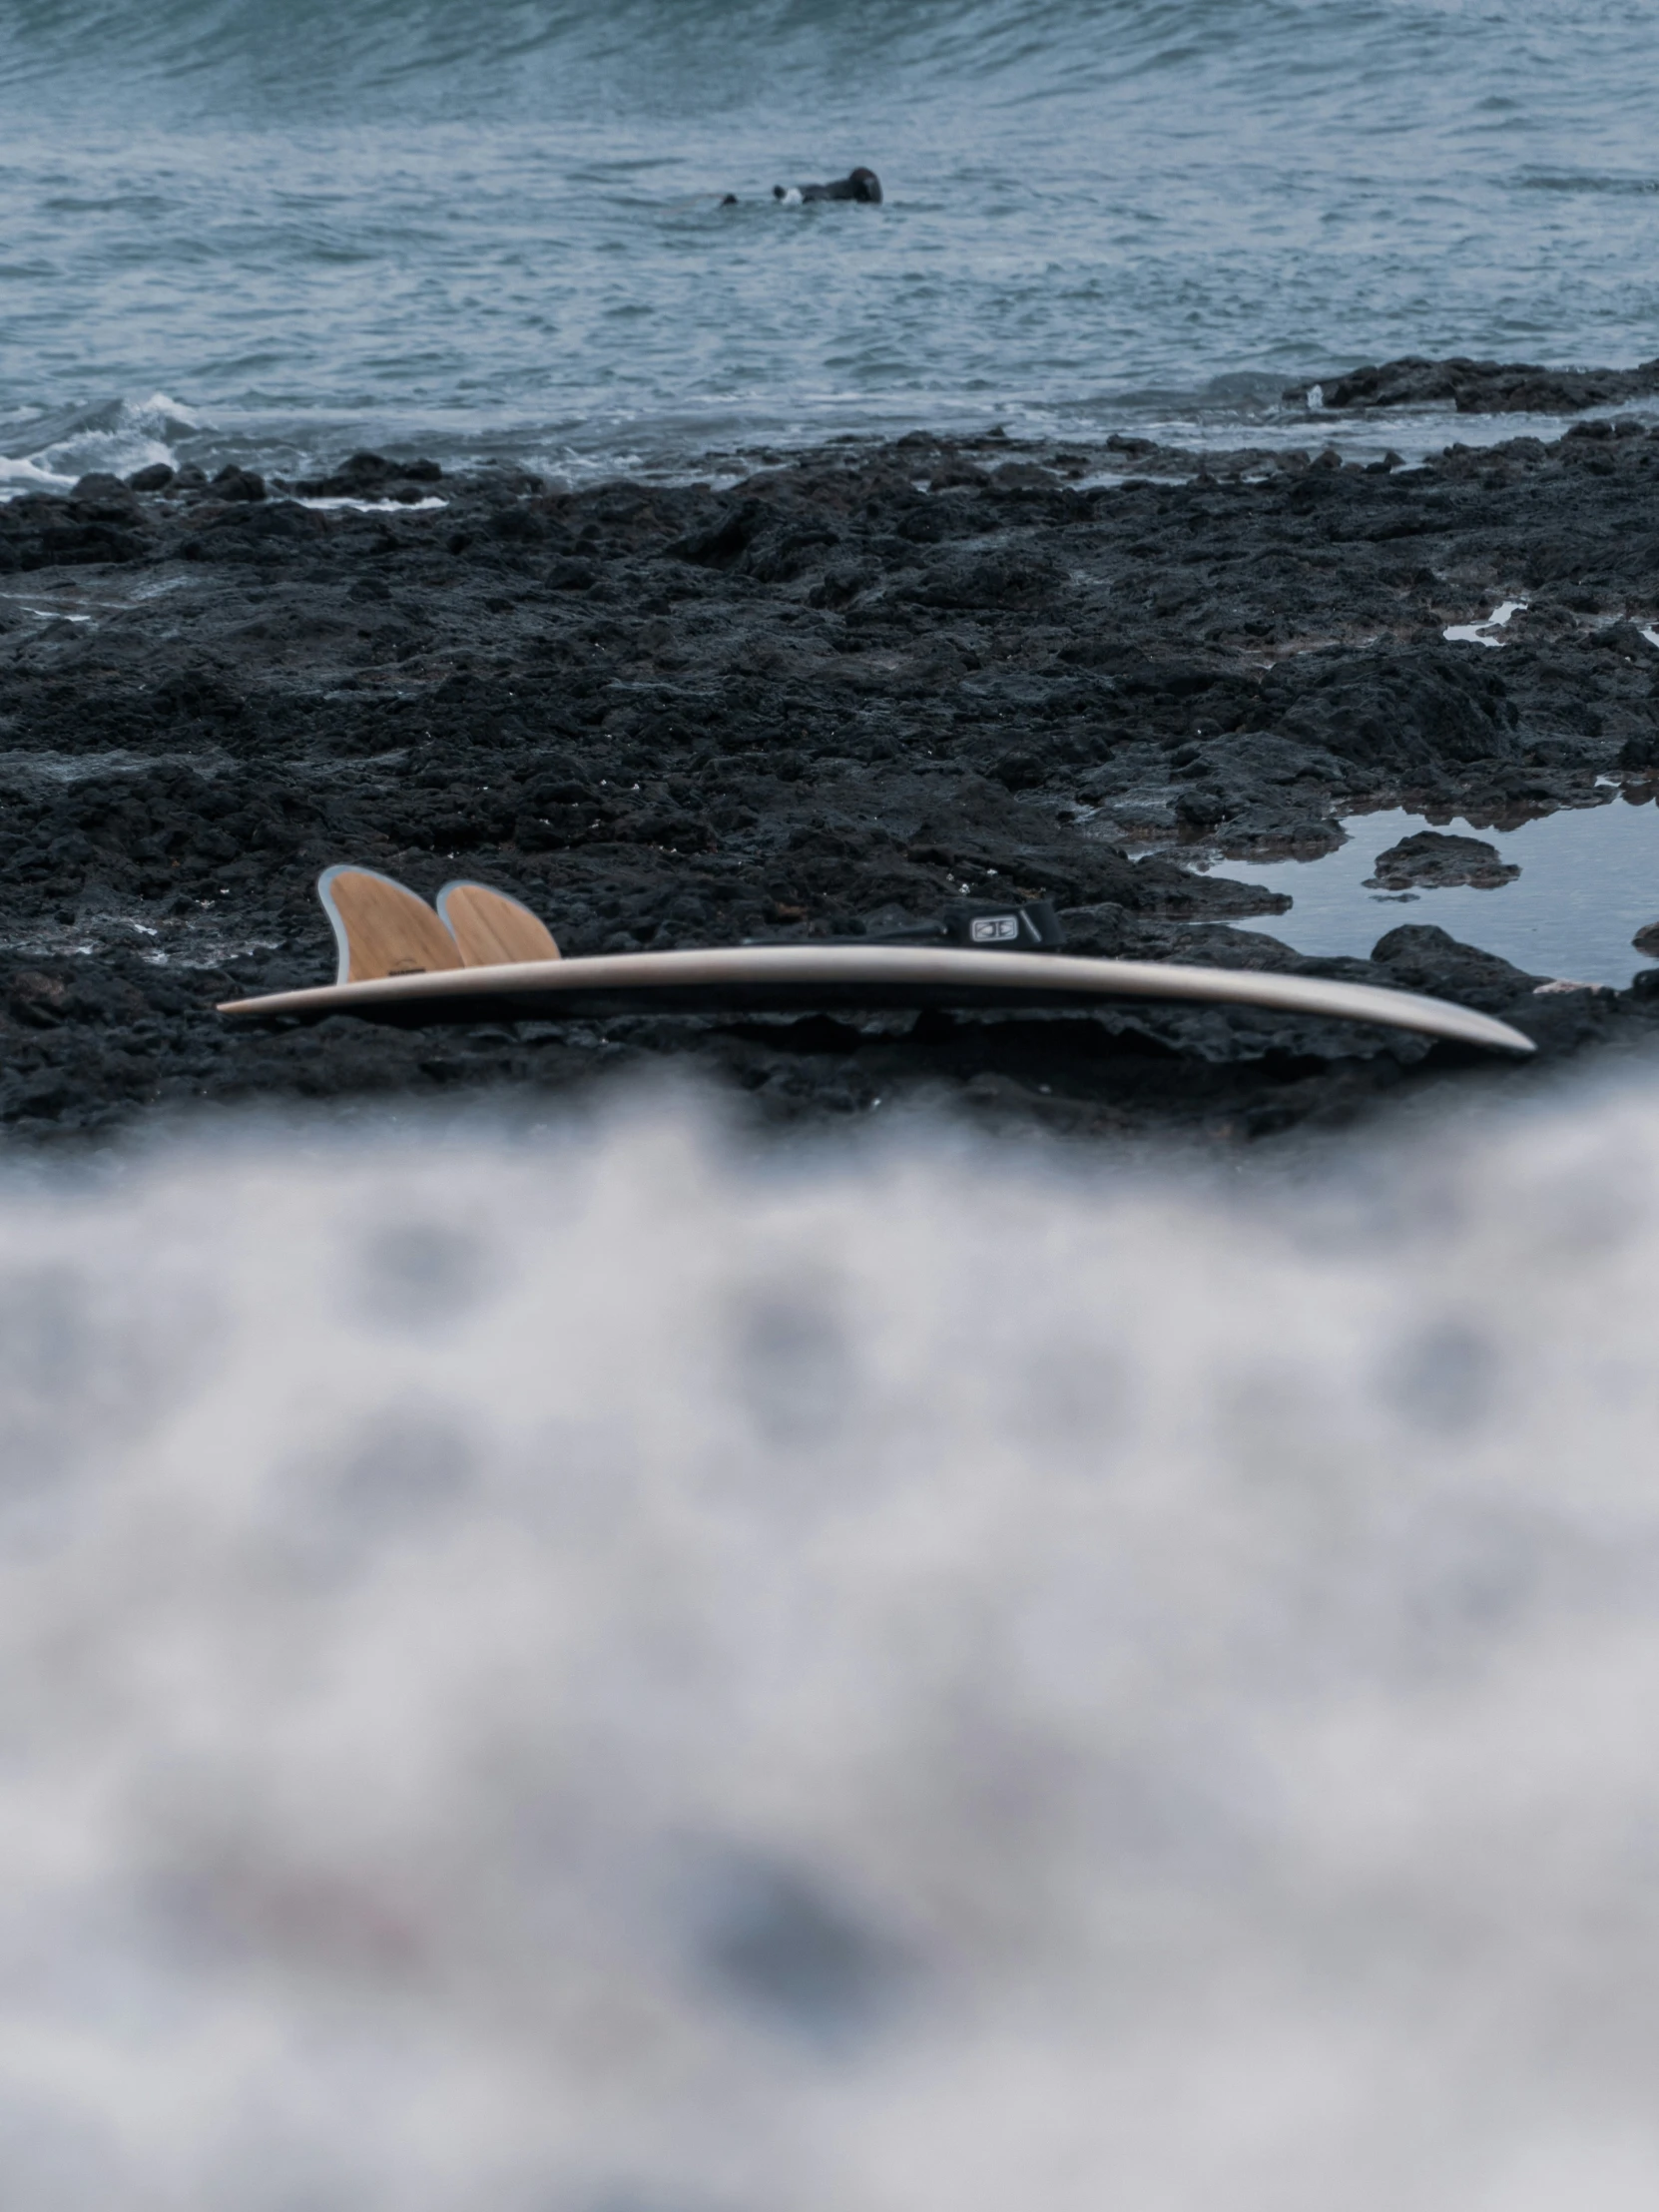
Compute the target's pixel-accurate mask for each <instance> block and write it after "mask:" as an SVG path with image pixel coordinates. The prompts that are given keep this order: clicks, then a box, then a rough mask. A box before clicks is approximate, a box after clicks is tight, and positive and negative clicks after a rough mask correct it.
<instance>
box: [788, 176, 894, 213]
mask: <svg viewBox="0 0 1659 2212" xmlns="http://www.w3.org/2000/svg"><path fill="white" fill-rule="evenodd" d="M772 197H773V198H774V200H783V201H786V202H787V203H788V204H789V205H790V206H791V207H799V206H800V205H801V203H802V202H803V201H804V200H862V201H864V202H866V203H867V204H868V205H869V206H871V207H879V206H880V204H881V180H880V178H879V177H877V176H876V174H875V172H874V170H873V169H855V170H853V171H852V173H851V174H850V176H846V177H837V178H836V180H835V182H834V183H833V184H832V185H774V186H773V188H772Z"/></svg>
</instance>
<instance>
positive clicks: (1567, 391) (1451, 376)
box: [1285, 354, 1659, 414]
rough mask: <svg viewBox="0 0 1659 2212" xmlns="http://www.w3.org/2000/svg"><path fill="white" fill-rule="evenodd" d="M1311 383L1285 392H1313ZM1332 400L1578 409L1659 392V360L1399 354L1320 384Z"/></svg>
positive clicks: (1339, 403)
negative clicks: (1607, 363)
mask: <svg viewBox="0 0 1659 2212" xmlns="http://www.w3.org/2000/svg"><path fill="white" fill-rule="evenodd" d="M1312 388H1313V387H1312V386H1311V385H1309V384H1293V385H1292V386H1290V388H1289V389H1288V390H1287V391H1286V393H1285V397H1286V398H1287V399H1291V400H1297V399H1306V398H1307V396H1308V394H1309V392H1310V391H1311V390H1312ZM1320 391H1321V394H1322V399H1323V403H1324V405H1325V406H1327V407H1332V408H1337V409H1343V408H1351V407H1412V406H1422V405H1425V404H1427V403H1429V402H1432V401H1436V400H1437V401H1441V402H1444V401H1446V400H1449V401H1450V402H1451V403H1452V405H1453V406H1455V407H1456V409H1457V411H1458V412H1459V413H1460V414H1576V413H1578V412H1579V410H1580V409H1581V408H1584V407H1607V406H1620V405H1624V404H1627V403H1628V402H1629V401H1631V400H1633V399H1642V398H1646V397H1648V396H1649V395H1651V394H1652V393H1654V392H1659V360H1652V361H1644V362H1643V363H1642V365H1641V366H1640V367H1639V368H1627V369H1617V368H1613V369H1608V368H1597V369H1557V368H1540V367H1537V366H1536V365H1534V364H1532V363H1530V362H1524V361H1479V360H1472V359H1470V358H1468V357H1467V356H1465V355H1462V354H1458V355H1454V356H1452V357H1451V358H1449V359H1446V360H1437V361H1436V360H1426V359H1423V358H1422V357H1420V356H1419V355H1416V354H1406V355H1404V356H1402V357H1401V358H1400V359H1399V360H1394V361H1383V362H1380V363H1378V364H1377V365H1375V366H1373V367H1368V368H1356V369H1351V370H1350V371H1349V373H1348V374H1347V375H1346V376H1338V377H1335V378H1332V379H1330V380H1329V381H1325V382H1322V384H1321V385H1320Z"/></svg>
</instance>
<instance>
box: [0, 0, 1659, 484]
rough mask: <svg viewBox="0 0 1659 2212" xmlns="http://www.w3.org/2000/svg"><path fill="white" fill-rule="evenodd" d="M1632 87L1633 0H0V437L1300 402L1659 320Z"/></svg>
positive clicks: (576, 464)
mask: <svg viewBox="0 0 1659 2212" xmlns="http://www.w3.org/2000/svg"><path fill="white" fill-rule="evenodd" d="M1656 94H1659V56H1656V53H1655V47H1654V42H1653V40H1652V37H1651V16H1650V13H1649V11H1647V10H1646V9H1644V8H1642V7H1639V6H1635V5H1631V4H1629V0H1569V4H1567V5H1553V6H1547V7H1546V6H1545V5H1543V4H1542V0H1521V4H1519V5H1516V6H1514V7H1510V8H1507V9H1505V10H1503V11H1501V12H1499V11H1496V10H1494V9H1491V8H1489V7H1482V6H1478V5H1473V4H1467V0H1440V4H1434V0H1368V4H1365V5H1355V6H1343V7H1338V8H1333V7H1331V6H1329V5H1316V4H1314V0H1186V4H1174V0H1065V4H1061V0H952V4H949V5H945V4H943V0H917V4H913V5H904V6H894V5H892V4H891V0H883V4H880V5H877V4H876V0H846V4H843V5H838V6H837V5H832V4H830V0H623V4H621V5H613V6H610V7H607V8H604V9H599V10H595V9H591V8H578V7H576V6H573V5H567V4H561V0H516V4H503V0H497V4H495V5H489V6H482V7H480V6H477V5H471V4H462V0H355V4H354V5H341V6H331V7H330V6H323V5H321V4H320V0H286V4H284V5H283V6H282V7H280V8H274V7H271V6H269V5H267V4H265V0H12V5H11V6H10V7H8V8H7V9H6V10H5V11H4V12H3V16H0V102H3V112H4V125H5V127H4V132H3V134H0V212H3V215H4V231H3V238H4V244H3V246H0V317H3V322H4V328H5V333H6V340H7V342H6V346H5V349H4V354H3V357H0V447H3V448H4V450H5V452H6V453H7V454H9V456H10V459H9V462H6V463H0V465H3V466H6V467H7V468H9V472H10V479H11V481H12V482H13V483H14V484H15V483H17V482H19V481H27V480H30V479H31V478H34V479H35V480H39V474H41V473H43V474H44V475H45V476H47V477H48V478H52V477H57V478H62V477H69V476H73V475H74V474H75V473H77V472H78V471H79V470H81V469H83V468H86V467H89V466H94V465H116V466H131V465H134V464H136V463H137V462H138V461H140V460H142V459H144V458H148V457H155V456H158V455H160V454H161V453H163V452H164V451H167V452H172V453H175V454H181V453H182V454H188V455H190V456H192V457H195V458H200V459H205V460H212V459H215V458H217V457H220V456H224V455H237V456H240V457H249V458H254V459H257V460H262V461H265V462H266V463H268V464H274V465H277V466H280V465H282V464H284V463H288V464H295V463H297V462H299V461H301V460H310V459H313V458H316V457H318V456H326V455H331V454H337V453H338V452H339V451H341V450H342V449H344V448H347V447H349V446H352V445H354V444H358V443H362V442H365V441H366V442H372V443H376V444H391V445H417V446H421V447H424V448H426V449H428V450H431V451H433V452H435V453H437V454H439V455H440V456H441V457H443V458H445V459H449V460H454V459H459V458H464V457H466V456H468V455H478V454H482V453H487V452H496V451H506V452H511V453H513V454H515V455H520V456H523V457H525V458H529V459H534V460H539V461H541V462H542V463H543V464H545V465H548V466H552V467H556V468H564V469H572V470H577V471H582V470H586V469H592V468H596V467H599V466H612V465H615V464H617V463H618V462H622V463H624V464H627V465H632V466H638V465H661V464H668V465H675V464H678V463H682V462H684V461H685V459H686V458H687V457H688V456H690V455H695V454H698V453H701V452H703V451H705V450H706V449H708V448H710V447H718V446H720V445H722V444H730V443H732V442H753V441H756V440H765V439H795V438H800V437H803V436H810V435H816V434H821V433H829V432H857V431H866V430H872V429H888V428H898V427H906V426H910V425H913V424H916V423H925V424H933V425H938V424H946V423H953V424H965V425H973V424H978V425H984V424H986V423H988V422H990V421H992V420H1001V421H1005V422H1007V423H1008V424H1010V425H1011V426H1014V427H1021V428H1058V429H1062V430H1065V429H1075V430H1078V431H1082V430H1098V429H1101V428H1104V427H1110V426H1113V425H1117V424H1123V423H1129V424H1132V425H1133V426H1135V427H1146V426H1149V425H1150V426H1153V427H1157V428H1162V429H1165V430H1169V431H1173V432H1174V433H1175V434H1177V435H1182V436H1193V435H1210V436H1213V437H1219V438H1223V439H1228V438H1237V437H1238V436H1239V435H1240V433H1241V428H1242V427H1243V426H1245V425H1248V426H1249V428H1250V432H1251V434H1252V435H1266V436H1281V437H1286V438H1290V437H1296V438H1298V439H1305V438H1306V437H1307V436H1308V434H1309V433H1308V427H1307V425H1306V423H1304V422H1301V421H1299V420H1291V421H1282V420H1280V419H1279V418H1278V413H1277V407H1278V402H1277V396H1276V395H1277V394H1278V392H1279V390H1280V388H1281V386H1282V385H1283V383H1284V382H1285V380H1286V378H1287V377H1289V376H1292V375H1305V374H1317V373H1319V372H1321V371H1324V370H1329V369H1331V368H1335V367H1339V366H1342V365H1345V364H1351V363H1353V362H1355V361H1358V360H1361V359H1365V358H1378V357H1381V356H1384V355H1388V354H1395V353H1399V352H1405V351H1420V352H1428V353H1438V352H1448V351H1468V352H1475V353H1491V354H1496V355H1501V356H1504V357H1509V358H1514V357H1517V356H1518V357H1530V358H1538V359H1542V360H1546V361H1553V362H1573V361H1578V362H1585V361H1589V362H1613V363H1627V362H1632V361H1635V360H1637V359H1640V358H1643V357H1646V356H1648V355H1650V354H1652V353H1653V352H1654V351H1655V350H1656V349H1659V348H1656V340H1655V334H1654V333H1655V330H1656V328H1659V312H1656V310H1659V275H1656V271H1659V254H1656V252H1655V248H1656V246H1659V160H1656V159H1655V156H1654V151H1653V140H1652V132H1651V116H1652V113H1653V110H1654V105H1655V96H1656ZM855 161H864V162H868V163H870V164H871V165H872V166H873V167H875V168H876V169H877V170H878V171H879V173H880V175H881V177H882V180H883V183H884V186H885V188H886V195H887V197H886V201H885V204H884V205H883V206H882V207H880V208H879V209H865V208H849V207H828V208H825V207H819V208H814V207H807V208H800V209H782V208H778V207H776V206H775V205H774V204H773V202H772V200H771V198H770V188H771V186H772V185H773V183H774V182H775V181H780V180H781V181H785V182H789V181H792V180H801V179H811V178H819V177H826V176H832V175H836V174H840V173H842V172H843V171H844V170H845V169H846V168H848V167H849V166H850V165H851V164H852V163H853V162H855ZM728 190H731V191H734V192H736V193H737V194H738V195H739V196H740V199H741V201H742V205H741V206H739V207H737V208H735V209H734V208H722V207H720V205H719V204H718V203H719V199H720V196H721V195H722V194H723V193H725V192H726V191H728ZM1507 427H1511V428H1513V427H1516V425H1514V424H1513V423H1511V424H1510V425H1508V426H1507ZM1444 432H1445V424H1444V422H1443V420H1441V419H1439V418H1433V419H1430V420H1421V419H1419V420H1417V421H1415V422H1410V423H1404V424H1395V425H1392V426H1386V428H1385V433H1380V435H1383V434H1385V435H1386V436H1387V437H1388V438H1390V439H1391V440H1392V441H1393V442H1395V443H1401V442H1402V441H1403V442H1404V443H1405V444H1406V445H1409V444H1411V443H1413V442H1414V443H1416V444H1419V445H1420V444H1427V443H1433V442H1436V441H1437V440H1439V439H1443V436H1444ZM1321 434H1322V435H1323V432H1321ZM1345 434H1346V433H1342V432H1339V440H1341V438H1342V436H1344V435H1345Z"/></svg>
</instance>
